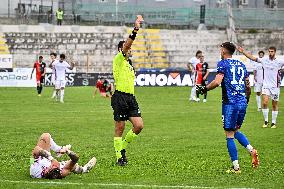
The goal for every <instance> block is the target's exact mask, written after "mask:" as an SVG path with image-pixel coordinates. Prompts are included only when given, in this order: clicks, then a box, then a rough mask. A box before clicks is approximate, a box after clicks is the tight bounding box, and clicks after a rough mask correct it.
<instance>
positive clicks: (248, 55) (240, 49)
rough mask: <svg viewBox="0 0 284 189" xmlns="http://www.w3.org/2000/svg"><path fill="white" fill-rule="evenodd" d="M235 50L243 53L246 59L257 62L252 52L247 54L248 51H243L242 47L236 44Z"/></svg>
mask: <svg viewBox="0 0 284 189" xmlns="http://www.w3.org/2000/svg"><path fill="white" fill-rule="evenodd" d="M237 50H238V51H239V52H240V53H242V54H243V55H245V56H246V57H247V58H248V59H250V60H252V61H254V62H258V61H257V58H256V57H255V56H253V55H252V54H249V53H248V52H245V50H244V48H242V47H240V46H238V47H237Z"/></svg>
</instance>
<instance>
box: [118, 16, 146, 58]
mask: <svg viewBox="0 0 284 189" xmlns="http://www.w3.org/2000/svg"><path fill="white" fill-rule="evenodd" d="M141 22H143V18H142V16H141V15H138V16H137V19H136V21H135V25H134V29H133V30H132V33H131V34H130V35H129V37H128V38H127V40H126V42H125V44H124V45H123V47H122V53H123V54H126V53H127V52H128V50H129V49H130V48H131V45H132V43H133V41H134V40H135V37H136V35H137V32H138V30H139V28H140V25H141Z"/></svg>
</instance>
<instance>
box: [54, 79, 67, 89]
mask: <svg viewBox="0 0 284 189" xmlns="http://www.w3.org/2000/svg"><path fill="white" fill-rule="evenodd" d="M65 85H66V81H65V80H56V81H55V89H61V88H65Z"/></svg>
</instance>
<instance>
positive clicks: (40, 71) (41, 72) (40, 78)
mask: <svg viewBox="0 0 284 189" xmlns="http://www.w3.org/2000/svg"><path fill="white" fill-rule="evenodd" d="M42 60H43V57H42V56H39V57H38V61H36V62H35V63H34V67H33V70H32V73H31V79H32V77H33V73H34V70H36V84H37V87H36V88H37V93H38V96H41V91H42V86H43V84H44V79H45V74H46V63H45V62H43V61H42Z"/></svg>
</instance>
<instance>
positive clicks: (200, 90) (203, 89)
mask: <svg viewBox="0 0 284 189" xmlns="http://www.w3.org/2000/svg"><path fill="white" fill-rule="evenodd" d="M206 91H207V89H206V87H205V86H202V85H196V92H197V93H199V94H202V95H203V94H204V93H206Z"/></svg>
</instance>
